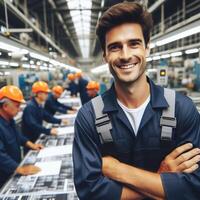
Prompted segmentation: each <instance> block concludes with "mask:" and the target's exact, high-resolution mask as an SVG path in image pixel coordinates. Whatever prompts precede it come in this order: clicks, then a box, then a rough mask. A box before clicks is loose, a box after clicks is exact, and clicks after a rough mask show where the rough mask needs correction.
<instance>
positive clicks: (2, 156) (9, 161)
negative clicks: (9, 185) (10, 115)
mask: <svg viewBox="0 0 200 200" xmlns="http://www.w3.org/2000/svg"><path fill="white" fill-rule="evenodd" d="M27 141H28V139H27V138H25V137H24V136H23V135H22V134H21V133H19V132H18V131H17V129H16V127H15V122H14V120H10V121H6V120H5V119H4V118H3V117H0V187H1V186H2V185H3V184H4V183H5V182H6V181H7V179H8V178H9V176H10V175H11V174H12V173H14V171H15V170H16V168H17V167H18V165H19V163H20V161H21V152H20V146H21V145H23V146H24V145H25V144H26V142H27Z"/></svg>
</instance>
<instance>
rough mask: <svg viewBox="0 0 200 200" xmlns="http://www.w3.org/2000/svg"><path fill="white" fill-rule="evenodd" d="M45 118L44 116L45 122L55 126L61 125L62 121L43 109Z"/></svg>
mask: <svg viewBox="0 0 200 200" xmlns="http://www.w3.org/2000/svg"><path fill="white" fill-rule="evenodd" d="M43 116H44V120H45V121H47V122H49V123H53V124H60V123H61V119H57V118H55V117H53V115H51V114H50V113H48V112H47V111H46V110H45V109H43Z"/></svg>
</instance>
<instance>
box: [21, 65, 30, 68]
mask: <svg viewBox="0 0 200 200" xmlns="http://www.w3.org/2000/svg"><path fill="white" fill-rule="evenodd" d="M22 67H23V68H30V65H29V64H22Z"/></svg>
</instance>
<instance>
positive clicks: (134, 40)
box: [107, 38, 142, 49]
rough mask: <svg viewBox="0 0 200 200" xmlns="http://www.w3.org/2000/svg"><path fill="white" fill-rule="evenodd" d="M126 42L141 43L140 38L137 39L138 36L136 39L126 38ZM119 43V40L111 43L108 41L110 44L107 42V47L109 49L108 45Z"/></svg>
mask: <svg viewBox="0 0 200 200" xmlns="http://www.w3.org/2000/svg"><path fill="white" fill-rule="evenodd" d="M127 42H129V43H130V42H134V43H140V44H141V43H142V39H139V38H136V39H129V40H127ZM119 44H121V42H120V41H119V42H112V43H110V44H108V45H107V48H108V49H109V48H110V47H112V46H114V45H119Z"/></svg>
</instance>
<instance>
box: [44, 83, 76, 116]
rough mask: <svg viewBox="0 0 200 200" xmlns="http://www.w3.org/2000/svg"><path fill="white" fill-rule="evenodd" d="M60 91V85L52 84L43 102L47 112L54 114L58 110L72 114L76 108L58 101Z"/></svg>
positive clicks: (61, 91)
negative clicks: (50, 90)
mask: <svg viewBox="0 0 200 200" xmlns="http://www.w3.org/2000/svg"><path fill="white" fill-rule="evenodd" d="M62 93H63V88H62V87H61V86H60V85H57V86H54V87H53V88H52V92H51V93H49V95H48V98H47V100H46V102H45V110H46V111H47V112H49V113H50V114H52V115H54V114H55V113H56V112H60V113H63V114H65V113H67V114H73V113H75V112H76V111H77V109H76V108H74V107H72V106H67V105H64V104H62V103H60V102H59V101H58V98H60V96H61V95H62Z"/></svg>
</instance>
